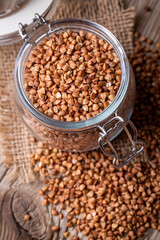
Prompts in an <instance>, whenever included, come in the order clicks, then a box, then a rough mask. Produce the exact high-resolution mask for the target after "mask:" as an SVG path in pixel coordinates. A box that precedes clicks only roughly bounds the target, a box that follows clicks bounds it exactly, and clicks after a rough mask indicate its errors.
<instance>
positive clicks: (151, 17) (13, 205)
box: [0, 0, 160, 240]
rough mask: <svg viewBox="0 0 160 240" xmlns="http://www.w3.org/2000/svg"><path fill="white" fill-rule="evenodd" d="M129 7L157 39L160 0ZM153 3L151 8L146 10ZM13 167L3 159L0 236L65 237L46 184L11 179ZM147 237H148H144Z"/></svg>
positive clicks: (17, 239)
mask: <svg viewBox="0 0 160 240" xmlns="http://www.w3.org/2000/svg"><path fill="white" fill-rule="evenodd" d="M68 1H69V0H68ZM124 2H125V7H128V6H135V9H136V14H137V17H136V24H135V28H136V30H138V31H139V32H142V34H144V35H146V36H148V37H150V38H151V39H152V40H153V41H157V40H158V38H159V37H160V35H159V32H160V16H159V15H160V12H159V10H160V0H124ZM146 6H150V8H151V11H149V12H147V11H145V7H146ZM9 171H10V170H6V169H5V168H4V166H3V163H0V240H31V239H32V240H33V239H35V240H36V239H41V240H53V239H55V240H56V239H57V240H61V239H63V231H65V227H64V226H65V225H66V223H65V220H61V222H57V221H58V219H57V218H56V219H55V218H54V219H53V218H52V217H51V211H50V210H51V209H50V207H43V206H42V204H41V202H42V198H41V197H40V196H39V195H38V194H37V192H38V190H39V189H40V187H41V186H42V184H41V183H40V182H35V183H32V184H21V185H19V184H18V180H16V181H12V182H10V181H9V180H8V179H7V176H8V175H9ZM26 213H29V214H30V215H31V220H30V221H24V215H25V214H26ZM55 221H56V224H58V225H59V226H62V225H63V228H61V229H62V230H61V232H60V234H59V235H53V233H52V232H51V226H52V224H53V223H54V222H55ZM148 236H149V240H160V232H158V231H156V230H149V235H148ZM143 239H144V238H143Z"/></svg>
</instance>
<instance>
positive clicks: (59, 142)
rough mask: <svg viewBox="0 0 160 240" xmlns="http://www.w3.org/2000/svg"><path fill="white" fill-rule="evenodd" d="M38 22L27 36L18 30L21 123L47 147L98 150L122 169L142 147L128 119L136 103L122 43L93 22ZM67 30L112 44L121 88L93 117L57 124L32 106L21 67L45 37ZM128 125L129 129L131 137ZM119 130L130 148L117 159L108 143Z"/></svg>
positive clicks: (17, 87)
mask: <svg viewBox="0 0 160 240" xmlns="http://www.w3.org/2000/svg"><path fill="white" fill-rule="evenodd" d="M39 23H40V24H37V26H36V28H34V30H33V31H30V32H29V34H27V33H26V32H25V27H24V26H23V25H22V26H21V29H20V31H21V35H22V37H23V36H24V34H23V32H25V37H23V38H25V40H26V41H25V43H24V44H23V46H22V48H21V50H20V52H19V54H18V56H17V60H16V63H15V99H16V103H17V106H18V109H19V111H20V114H21V116H22V118H23V120H24V122H25V123H26V125H27V126H28V128H29V129H30V130H31V131H32V133H33V134H34V135H35V136H36V137H37V138H39V139H40V140H42V141H43V142H44V143H46V144H49V145H51V146H54V147H56V148H58V149H61V150H63V151H72V152H84V151H89V150H92V149H96V148H98V147H100V148H101V150H102V151H103V152H104V153H105V154H107V155H110V156H113V158H114V160H113V164H114V165H115V166H116V167H121V166H123V165H124V164H126V163H127V162H129V161H130V160H131V159H133V158H134V157H135V156H136V155H137V154H139V153H140V152H141V151H142V150H143V148H144V144H143V142H140V141H137V138H136V137H137V132H136V129H135V127H134V125H133V123H132V122H131V121H130V120H129V119H130V117H131V114H132V112H133V108H134V102H135V91H136V90H135V79H134V74H133V71H132V68H131V67H130V66H129V62H128V59H127V56H126V54H125V52H124V50H123V48H122V46H121V44H120V43H119V41H118V40H117V39H116V38H115V36H114V35H113V34H112V33H111V32H110V31H108V30H107V29H106V28H104V27H102V26H101V25H99V24H97V23H94V22H92V21H88V20H81V19H64V20H60V21H56V22H47V21H45V19H43V18H42V17H40V21H39ZM68 29H71V30H73V31H80V30H83V31H85V32H91V33H94V34H96V35H97V36H98V37H99V38H102V39H104V40H105V41H107V42H108V43H109V44H111V45H112V46H113V48H114V51H115V53H116V54H117V56H118V57H119V59H120V65H121V70H122V76H121V84H120V88H119V90H118V92H117V95H116V97H115V99H114V100H113V102H112V103H111V104H110V105H109V106H108V107H107V108H106V109H105V110H104V111H103V112H101V113H100V114H98V115H96V116H95V117H92V118H90V119H87V120H84V121H79V122H64V121H58V120H54V119H52V118H50V117H48V116H46V115H44V114H43V113H41V112H40V111H38V110H37V109H36V108H35V107H34V106H33V105H32V103H31V102H30V101H29V99H28V97H27V95H26V92H25V89H24V65H25V62H26V60H27V58H28V56H29V54H30V51H31V50H32V49H33V48H34V47H35V46H36V45H37V44H38V43H39V42H41V41H42V39H43V38H44V37H48V36H50V35H51V34H52V33H53V32H54V33H59V32H62V31H67V30H68ZM127 125H130V127H131V128H132V130H133V131H132V134H131V133H130V131H129V130H128V127H127ZM122 130H124V131H125V132H126V134H127V135H128V137H129V140H130V142H131V144H132V147H131V150H130V151H129V152H128V153H127V154H125V156H122V157H121V158H120V157H119V156H118V153H117V152H116V150H115V149H114V147H113V145H112V143H111V141H112V140H113V139H114V138H115V137H116V136H117V135H118V134H119V133H120V132H121V131H122ZM106 143H107V144H108V145H109V146H110V148H111V150H112V153H109V152H107V150H106V148H105V147H104V146H105V144H106ZM137 146H138V149H137ZM118 159H119V160H121V161H122V162H121V163H120V164H117V160H118Z"/></svg>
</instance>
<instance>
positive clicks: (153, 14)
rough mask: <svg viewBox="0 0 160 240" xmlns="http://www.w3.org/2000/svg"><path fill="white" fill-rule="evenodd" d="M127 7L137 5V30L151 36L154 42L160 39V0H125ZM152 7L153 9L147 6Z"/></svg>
mask: <svg viewBox="0 0 160 240" xmlns="http://www.w3.org/2000/svg"><path fill="white" fill-rule="evenodd" d="M124 5H125V7H126V8H127V7H131V6H134V7H135V11H136V21H135V31H138V32H140V33H141V34H142V35H144V36H146V37H148V38H150V39H151V40H152V41H153V42H157V41H159V40H160V1H159V0H131V1H129V0H124ZM146 7H150V9H151V11H146V10H145V8H146Z"/></svg>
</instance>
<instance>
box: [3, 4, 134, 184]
mask: <svg viewBox="0 0 160 240" xmlns="http://www.w3.org/2000/svg"><path fill="white" fill-rule="evenodd" d="M71 17H77V18H85V19H90V20H93V21H95V22H98V23H100V24H101V25H103V26H105V27H106V28H108V29H109V30H110V31H111V32H112V33H113V34H114V35H115V36H116V37H117V38H118V39H119V41H120V42H121V44H122V45H123V47H124V49H125V50H126V52H127V53H129V52H131V51H132V49H133V45H132V37H133V27H134V17H135V13H134V8H129V9H124V7H123V1H122V0H88V1H86V0H85V1H83V0H82V1H78V0H77V1H75V0H74V1H66V2H64V1H63V2H59V5H58V6H57V9H56V13H55V14H54V16H53V19H55V20H57V19H63V18H71ZM21 46H22V42H20V43H16V44H11V45H8V46H2V47H0V144H1V153H2V158H1V159H2V160H3V161H4V162H5V165H6V167H8V168H11V169H12V171H11V174H10V176H9V178H13V177H18V178H19V179H20V181H21V182H29V181H32V180H34V179H35V175H34V173H33V171H32V165H31V163H30V162H29V160H28V156H29V154H30V153H31V152H33V151H34V148H35V145H34V144H32V143H30V142H29V137H30V132H29V131H28V129H27V128H26V126H25V125H24V123H23V122H22V120H21V117H20V115H19V113H18V111H17V108H16V106H15V103H14V64H15V60H16V57H17V54H18V51H19V49H20V47H21ZM117 144H118V145H119V147H120V148H125V145H124V144H123V139H122V140H121V141H119V142H118V143H117Z"/></svg>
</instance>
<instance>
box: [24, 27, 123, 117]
mask: <svg viewBox="0 0 160 240" xmlns="http://www.w3.org/2000/svg"><path fill="white" fill-rule="evenodd" d="M119 62H120V60H119V58H118V57H117V55H116V53H115V52H114V50H113V47H112V46H111V45H109V44H108V43H107V42H105V41H104V40H103V39H99V38H98V37H97V35H94V34H92V33H89V32H88V33H85V32H83V31H80V32H72V31H71V30H68V31H67V32H62V33H59V34H55V33H53V34H52V36H51V37H49V38H45V39H43V41H42V42H41V43H40V44H38V45H37V46H36V47H35V48H34V49H33V50H32V51H31V54H30V56H29V59H28V60H27V62H26V64H25V85H24V87H25V90H26V93H27V95H28V98H29V100H30V101H31V102H32V104H33V105H34V106H35V107H36V108H37V109H38V110H39V111H41V112H42V113H44V114H46V115H48V116H49V117H51V118H53V119H56V120H61V121H80V120H85V119H88V118H91V117H94V116H95V115H97V114H99V113H100V112H102V111H103V110H104V109H105V108H106V107H107V106H108V105H109V104H110V103H111V102H112V101H113V100H114V98H115V95H116V93H117V91H118V89H119V86H120V82H121V68H120V64H119Z"/></svg>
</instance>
